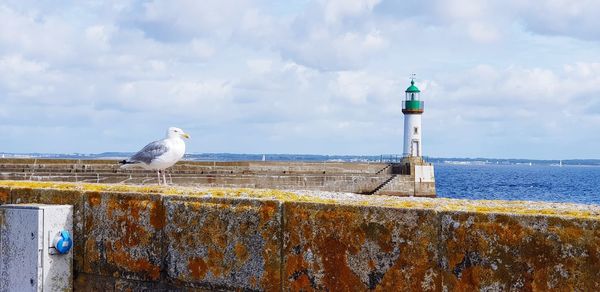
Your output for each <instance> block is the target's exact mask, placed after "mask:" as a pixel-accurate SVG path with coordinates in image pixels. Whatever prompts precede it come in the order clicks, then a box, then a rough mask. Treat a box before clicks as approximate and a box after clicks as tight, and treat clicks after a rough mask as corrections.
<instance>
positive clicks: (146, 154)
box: [128, 140, 169, 164]
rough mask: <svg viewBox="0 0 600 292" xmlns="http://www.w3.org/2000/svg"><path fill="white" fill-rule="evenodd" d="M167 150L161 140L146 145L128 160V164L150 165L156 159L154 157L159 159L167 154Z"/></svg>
mask: <svg viewBox="0 0 600 292" xmlns="http://www.w3.org/2000/svg"><path fill="white" fill-rule="evenodd" d="M168 150H169V149H168V148H167V145H166V144H165V142H164V141H163V140H158V141H154V142H152V143H150V144H148V145H146V146H145V147H144V148H142V150H140V151H139V152H138V153H136V154H134V155H133V156H131V158H129V160H128V162H130V163H136V162H143V163H146V164H150V162H152V160H154V159H156V157H159V156H161V155H163V154H165V152H167V151H168Z"/></svg>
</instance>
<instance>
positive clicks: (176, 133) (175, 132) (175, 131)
mask: <svg viewBox="0 0 600 292" xmlns="http://www.w3.org/2000/svg"><path fill="white" fill-rule="evenodd" d="M175 137H179V138H186V139H188V138H190V135H188V134H186V133H185V132H184V131H183V130H182V129H179V128H176V127H170V128H169V129H168V130H167V138H175Z"/></svg>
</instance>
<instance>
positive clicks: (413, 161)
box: [375, 156, 436, 197]
mask: <svg viewBox="0 0 600 292" xmlns="http://www.w3.org/2000/svg"><path fill="white" fill-rule="evenodd" d="M391 172H392V175H393V177H392V178H391V179H390V180H389V181H388V182H387V183H386V184H385V185H384V186H382V187H381V188H380V189H378V190H377V192H376V193H375V194H377V195H390V196H402V197H435V196H436V192H435V175H434V170H433V165H432V164H431V163H427V162H425V161H424V160H423V158H422V157H418V156H409V157H404V158H403V159H402V160H401V161H400V163H394V164H393V165H392V167H391Z"/></svg>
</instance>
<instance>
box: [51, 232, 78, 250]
mask: <svg viewBox="0 0 600 292" xmlns="http://www.w3.org/2000/svg"><path fill="white" fill-rule="evenodd" d="M71 247H73V239H71V235H69V231H66V230H63V231H61V232H60V238H59V239H58V241H57V242H56V246H55V247H54V248H56V250H57V251H58V253H60V254H65V253H68V252H69V250H71Z"/></svg>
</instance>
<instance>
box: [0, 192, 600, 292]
mask: <svg viewBox="0 0 600 292" xmlns="http://www.w3.org/2000/svg"><path fill="white" fill-rule="evenodd" d="M2 188H3V189H2ZM6 189H10V192H9V193H8V195H4V197H5V198H6V197H7V198H9V199H11V201H12V202H13V203H19V202H38V203H51V204H73V205H75V206H76V208H75V209H76V210H77V209H78V208H79V210H83V211H82V215H81V216H83V217H82V219H81V220H80V221H82V222H84V224H82V225H81V226H82V228H83V229H82V231H81V232H82V233H83V234H82V236H83V237H82V239H76V241H77V240H84V241H83V243H82V244H80V247H79V248H80V249H81V248H83V255H84V256H83V259H85V261H84V264H83V267H77V266H76V269H75V272H76V274H78V275H79V276H76V278H75V283H74V285H75V286H74V287H75V288H76V289H77V290H82V291H90V290H91V291H96V290H101V291H102V290H105V291H112V290H115V289H116V290H128V289H131V290H134V291H137V290H144V289H149V290H158V291H163V290H165V289H166V290H170V289H174V290H197V291H203V290H215V289H223V290H231V289H234V290H265V291H271V290H277V291H280V290H291V291H298V290H303V291H310V290H329V291H340V290H341V291H344V290H350V291H357V290H358V291H364V290H379V291H403V290H418V291H421V290H430V291H432V290H433V291H473V290H474V291H477V290H481V291H511V290H514V291H531V290H534V291H535V290H538V291H547V290H559V291H560V290H563V291H565V290H566V291H600V206H596V205H581V204H553V203H543V202H524V201H523V202H514V201H469V200H452V199H441V198H438V199H426V198H399V197H389V196H376V195H375V196H360V195H354V194H348V193H326V192H307V191H295V192H293V193H292V192H282V191H273V190H250V189H202V188H181V187H177V188H169V187H157V186H126V185H106V184H69V183H40V182H15V181H0V190H6ZM123 192H130V193H123ZM82 194H83V195H82ZM78 203H79V204H81V205H80V206H83V207H77V204H78ZM76 220H78V219H76ZM75 248H76V251H75V253H76V257H78V256H79V253H80V252H79V251H77V244H76V246H75Z"/></svg>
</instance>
